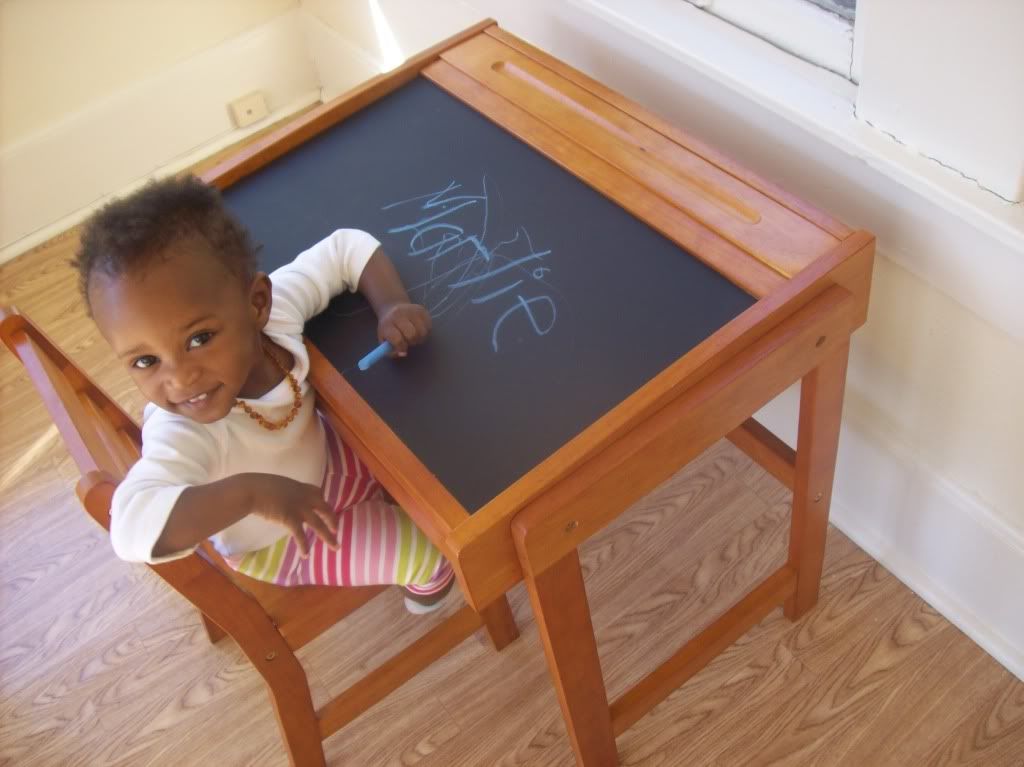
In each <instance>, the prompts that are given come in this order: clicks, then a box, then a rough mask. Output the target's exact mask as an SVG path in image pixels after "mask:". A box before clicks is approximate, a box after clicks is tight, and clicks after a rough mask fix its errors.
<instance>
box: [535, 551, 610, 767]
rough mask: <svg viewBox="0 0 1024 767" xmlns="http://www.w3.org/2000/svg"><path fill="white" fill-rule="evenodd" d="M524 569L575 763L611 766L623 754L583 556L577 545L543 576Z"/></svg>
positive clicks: (580, 766) (590, 766)
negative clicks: (617, 743) (614, 726)
mask: <svg viewBox="0 0 1024 767" xmlns="http://www.w3.org/2000/svg"><path fill="white" fill-rule="evenodd" d="M520 556H522V554H520ZM524 572H526V573H527V575H526V586H527V589H528V590H529V592H530V602H531V604H532V605H533V612H534V614H535V615H536V617H537V627H538V629H539V630H540V637H541V641H542V642H543V645H544V655H545V656H546V657H547V661H548V671H550V672H551V679H552V681H553V682H554V685H555V691H556V692H557V694H558V703H559V705H560V706H561V708H562V716H563V717H564V719H565V727H566V729H567V730H568V733H569V739H570V741H571V742H572V748H573V751H574V752H575V753H576V763H577V764H578V765H579V767H613V765H617V764H618V763H619V756H618V752H617V751H616V748H615V736H614V734H613V733H612V719H611V710H610V709H609V707H608V695H607V693H606V692H605V687H604V677H603V675H602V673H601V660H600V658H599V657H598V654H597V640H596V639H595V638H594V625H593V623H592V622H591V620H590V607H589V605H588V604H587V592H586V589H585V588H584V586H583V572H582V571H581V570H580V559H579V555H578V554H577V553H576V550H575V549H573V550H572V551H571V552H569V553H568V554H567V555H566V556H564V557H562V559H560V560H559V561H558V562H556V563H555V564H554V565H552V566H551V567H549V568H548V569H547V570H545V571H544V572H542V573H540V574H539V575H536V576H533V575H531V574H530V570H529V569H528V568H524Z"/></svg>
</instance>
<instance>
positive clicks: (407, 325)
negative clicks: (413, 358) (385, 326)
mask: <svg viewBox="0 0 1024 767" xmlns="http://www.w3.org/2000/svg"><path fill="white" fill-rule="evenodd" d="M395 324H396V325H398V331H399V332H400V333H401V334H402V338H403V339H405V342H406V343H409V344H412V343H416V341H417V340H419V337H418V334H419V331H418V330H417V329H416V326H415V325H414V324H413V323H412V320H410V319H406V318H402V319H400V320H398V321H397V322H396V323H395Z"/></svg>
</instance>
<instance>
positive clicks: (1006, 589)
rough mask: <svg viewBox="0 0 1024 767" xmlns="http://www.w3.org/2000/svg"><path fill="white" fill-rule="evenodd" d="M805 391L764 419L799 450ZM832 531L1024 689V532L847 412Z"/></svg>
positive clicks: (852, 406)
mask: <svg viewBox="0 0 1024 767" xmlns="http://www.w3.org/2000/svg"><path fill="white" fill-rule="evenodd" d="M798 398H799V387H793V388H791V389H790V390H788V391H787V392H785V393H784V394H783V395H782V396H780V397H779V398H777V399H776V400H774V401H773V402H771V403H769V405H767V406H766V407H765V408H763V409H762V410H761V411H760V413H758V419H759V420H761V421H762V422H763V423H764V424H765V425H766V426H768V428H770V429H772V431H774V432H775V433H776V434H778V435H779V436H780V437H781V438H783V439H785V440H786V441H787V442H789V443H790V444H791V445H792V444H794V442H795V433H796V413H797V408H798ZM831 521H832V523H833V524H834V525H835V526H836V527H837V528H838V529H839V530H841V531H842V532H843V533H845V534H846V535H847V536H849V537H850V539H852V540H853V541H854V543H856V544H857V545H858V546H860V547H861V548H862V549H864V551H865V552H866V553H867V554H868V555H870V556H871V557H872V558H873V559H875V560H877V561H878V562H879V563H881V564H882V565H883V566H884V567H885V568H886V569H887V570H889V571H890V572H891V573H892V574H893V575H895V576H896V577H897V578H899V579H900V580H901V581H902V582H903V583H904V584H906V585H907V587H908V588H910V589H911V590H912V591H914V592H915V593H916V594H917V595H919V596H920V597H921V598H922V599H924V600H925V601H926V602H928V604H930V605H931V606H932V607H933V608H935V609H936V610H937V611H938V612H940V613H941V614H942V615H943V616H945V617H946V618H947V619H948V620H949V621H950V622H952V623H953V624H954V625H955V626H957V627H958V628H959V629H960V630H961V631H963V632H964V633H965V634H966V635H967V636H969V637H970V638H971V639H972V640H974V641H975V642H976V643H977V644H978V645H979V646H980V647H981V648H982V649H984V650H985V651H986V652H987V653H989V654H990V655H991V656H992V657H993V658H995V659H996V660H997V661H998V662H999V663H1001V664H1002V665H1003V666H1005V667H1006V669H1007V670H1009V671H1010V672H1011V673H1012V674H1014V675H1015V676H1017V677H1018V678H1019V679H1021V680H1024V599H1022V597H1021V592H1022V590H1024V532H1022V531H1021V530H1019V529H1017V528H1015V527H1012V526H1010V525H1009V524H1007V523H1006V522H1005V521H1003V520H1002V519H1001V518H1000V517H999V515H997V514H996V513H994V511H993V510H992V509H990V508H989V507H988V506H987V505H985V504H984V503H983V502H982V501H981V500H979V499H977V498H975V497H974V496H972V495H970V494H968V493H966V492H964V490H962V489H961V488H959V487H957V486H956V485H955V484H954V483H953V482H951V481H949V479H947V478H946V477H944V476H942V475H941V474H939V473H938V472H936V471H935V470H934V469H933V468H932V467H930V466H927V465H926V464H925V463H924V462H922V461H921V460H920V459H919V458H918V457H916V456H915V455H914V454H913V452H912V450H911V449H910V448H909V447H908V446H906V445H903V444H902V443H901V442H900V441H898V440H897V439H895V438H893V437H892V436H891V435H889V434H886V433H885V432H884V430H883V429H881V428H879V427H878V426H877V425H876V424H873V423H871V422H870V421H869V420H868V419H866V418H861V417H860V416H859V414H858V408H857V407H856V403H855V402H848V403H847V407H846V408H845V410H844V418H843V429H842V436H841V438H840V443H839V460H838V464H837V470H836V482H835V490H834V492H833V496H832V514H831Z"/></svg>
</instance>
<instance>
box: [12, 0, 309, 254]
mask: <svg viewBox="0 0 1024 767" xmlns="http://www.w3.org/2000/svg"><path fill="white" fill-rule="evenodd" d="M255 90H259V91H262V92H263V93H264V95H265V97H266V99H267V103H268V106H269V107H270V115H269V116H268V117H267V118H265V119H264V120H262V121H261V122H260V123H257V124H256V125H254V126H251V127H250V128H247V129H245V130H238V129H236V128H234V126H233V125H232V123H231V119H230V116H229V113H228V108H227V104H228V102H229V101H232V100H234V99H236V98H238V97H239V96H242V95H244V94H246V93H249V92H251V91H255ZM319 99H320V83H319V80H318V78H317V74H316V71H315V68H314V66H313V63H312V62H311V61H310V58H309V56H308V55H307V51H306V40H305V36H304V30H303V25H302V20H301V15H300V11H299V10H298V9H296V10H293V11H289V12H288V13H285V14H282V15H281V16H278V17H276V18H275V19H273V20H272V21H270V22H267V23H266V24H263V25H261V26H259V27H257V28H255V29H253V30H251V31H249V32H246V33H245V34H242V35H239V36H238V37H236V38H233V39H231V40H228V41H226V42H224V43H222V44H220V45H218V46H216V47H215V48H212V49H209V50H207V51H204V52H203V53H201V54H199V55H197V56H194V57H192V58H190V59H187V60H186V61H183V62H181V63H179V64H177V65H175V66H173V67H171V68H169V69H167V70H164V71H162V72H160V73H158V74H156V75H154V76H153V77H149V78H146V79H145V80H142V81H140V82H138V83H135V84H134V85H132V86H130V87H129V88H126V89H124V90H122V91H119V92H117V93H115V94H113V95H111V96H109V97H108V98H105V99H102V100H100V101H97V102H93V103H92V104H90V105H89V106H88V107H86V108H85V109H83V110H80V111H78V112H75V113H72V114H70V115H68V116H67V117H66V118H64V119H63V120H61V121H60V122H59V123H56V124H53V125H50V126H48V127H47V128H46V129H45V130H42V131H39V132H38V133H35V134H33V135H31V136H28V137H27V138H25V139H23V140H21V141H18V142H16V143H14V144H11V145H9V146H7V147H4V149H3V151H0V262H3V261H6V260H9V259H10V258H13V257H14V256H16V255H19V254H20V253H23V252H24V251H26V250H28V249H30V248H31V247H34V246H35V245H37V244H39V243H40V242H43V241H45V240H46V239H48V238H49V237H51V236H53V235H54V234H56V233H58V232H59V231H61V230H63V229H65V228H67V227H68V226H70V225H73V224H74V223H76V222H77V221H80V220H81V219H82V218H84V217H85V216H86V215H88V213H89V212H90V211H91V210H93V209H95V208H96V207H97V205H99V204H101V203H102V202H103V201H104V200H105V199H107V198H109V197H110V196H111V195H115V194H122V193H124V192H126V191H128V190H130V189H132V188H134V187H135V186H138V185H139V184H141V183H144V182H145V181H146V180H147V179H149V178H154V177H158V176H161V175H166V174H168V173H172V172H175V171H177V170H180V169H182V168H184V167H187V166H188V165H190V164H192V163H193V162H195V161H196V160H197V159H201V158H202V157H204V156H207V155H209V154H211V153H212V152H214V151H216V150H217V149H218V148H222V147H224V146H227V145H229V144H231V143H233V142H235V141H238V140H239V139H241V138H244V137H245V136H246V135H248V134H249V133H251V132H253V131H256V130H259V129H260V128H261V127H263V126H265V125H267V124H269V123H271V122H273V121H275V120H277V119H280V118H281V117H283V116H286V115H287V114H288V113H289V112H294V111H295V110H297V109H300V108H302V107H303V106H306V105H308V104H310V103H315V102H316V101H319Z"/></svg>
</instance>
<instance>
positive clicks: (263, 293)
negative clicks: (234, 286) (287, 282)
mask: <svg viewBox="0 0 1024 767" xmlns="http://www.w3.org/2000/svg"><path fill="white" fill-rule="evenodd" d="M272 303H273V297H272V295H271V289H270V277H268V276H267V274H266V273H265V272H256V276H255V277H253V279H252V285H250V286H249V306H250V308H251V310H252V317H253V320H255V321H256V324H257V326H258V327H259V328H260V330H262V329H263V328H264V327H266V325H267V321H268V320H269V319H270V306H271V304H272Z"/></svg>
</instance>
